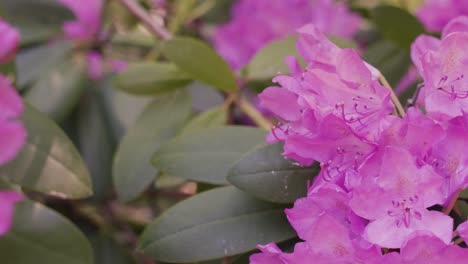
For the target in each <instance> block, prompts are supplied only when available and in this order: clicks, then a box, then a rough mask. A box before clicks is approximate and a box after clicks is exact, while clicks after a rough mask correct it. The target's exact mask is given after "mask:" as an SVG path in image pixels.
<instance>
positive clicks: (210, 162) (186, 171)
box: [153, 126, 265, 184]
mask: <svg viewBox="0 0 468 264" xmlns="http://www.w3.org/2000/svg"><path fill="white" fill-rule="evenodd" d="M264 141H265V132H264V131H263V130H261V129H258V128H250V127H242V126H225V127H215V128H208V129H203V130H196V131H194V132H192V133H186V134H183V135H181V136H179V137H176V138H174V139H173V140H171V141H169V142H167V143H166V144H164V145H163V146H162V147H161V149H159V151H157V152H156V154H155V155H154V157H153V164H154V165H155V167H156V168H159V169H161V170H162V171H164V172H166V173H168V174H170V175H174V176H180V177H183V178H186V179H190V180H194V181H199V182H205V183H211V184H227V183H228V182H227V180H226V177H227V174H228V171H229V169H230V168H231V165H232V164H233V163H234V162H236V161H237V160H238V159H240V158H241V157H242V155H244V154H245V153H246V152H248V151H249V150H251V149H252V148H254V147H255V146H256V145H259V144H261V143H263V142H264Z"/></svg>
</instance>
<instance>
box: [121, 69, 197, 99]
mask: <svg viewBox="0 0 468 264" xmlns="http://www.w3.org/2000/svg"><path fill="white" fill-rule="evenodd" d="M189 82H190V78H189V77H188V75H187V74H186V73H184V72H182V71H180V70H179V69H178V68H177V66H175V65H174V64H172V63H165V62H159V63H150V62H143V63H137V64H132V65H130V66H129V68H128V69H127V70H126V71H124V72H122V73H120V74H118V75H117V76H116V77H115V80H114V84H115V87H116V88H118V89H120V90H122V91H125V92H127V93H130V94H136V95H148V94H159V93H164V92H168V91H172V90H174V89H177V88H182V87H184V86H185V85H187V84H188V83H189Z"/></svg>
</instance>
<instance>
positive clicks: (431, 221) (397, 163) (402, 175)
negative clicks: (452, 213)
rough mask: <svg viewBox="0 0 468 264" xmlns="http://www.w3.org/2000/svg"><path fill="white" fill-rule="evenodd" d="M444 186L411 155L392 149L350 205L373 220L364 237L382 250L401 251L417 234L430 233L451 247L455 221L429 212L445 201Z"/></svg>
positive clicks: (356, 190)
mask: <svg viewBox="0 0 468 264" xmlns="http://www.w3.org/2000/svg"><path fill="white" fill-rule="evenodd" d="M371 168H373V167H371ZM367 175H371V173H367ZM442 184H443V178H442V177H441V176H439V175H438V174H436V173H435V172H434V170H433V169H432V168H431V167H429V166H427V165H426V166H423V167H421V168H418V167H417V166H416V164H415V162H414V158H413V156H412V155H411V153H410V152H408V151H407V150H405V149H402V148H396V147H390V146H389V147H386V150H385V153H384V155H383V157H382V163H381V167H380V171H378V172H376V176H375V177H368V178H366V179H364V180H363V183H362V184H361V185H360V186H359V187H356V188H355V189H354V190H353V197H352V198H351V200H350V203H349V205H350V207H351V209H352V210H353V211H354V212H355V213H356V214H357V215H359V216H361V217H363V218H365V219H368V220H369V221H370V223H369V224H368V225H367V227H366V229H365V232H364V235H363V237H364V238H365V239H366V240H368V241H369V242H371V243H374V244H377V245H379V246H381V247H386V248H400V247H401V246H402V244H403V242H404V241H406V239H408V237H409V236H410V235H411V234H412V233H414V232H416V231H427V232H431V233H432V234H434V235H435V236H437V237H438V238H440V239H441V240H442V241H444V242H445V243H447V244H448V243H449V242H450V240H451V238H452V224H453V220H452V218H450V217H449V216H447V215H444V214H443V213H441V212H438V211H429V210H427V208H428V207H431V206H433V205H435V204H440V203H441V202H442V201H443V200H444V195H443V192H442Z"/></svg>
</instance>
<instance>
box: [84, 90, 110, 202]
mask: <svg viewBox="0 0 468 264" xmlns="http://www.w3.org/2000/svg"><path fill="white" fill-rule="evenodd" d="M101 82H102V81H100V82H99V83H98V85H96V86H93V87H91V89H90V90H89V92H88V93H87V94H86V96H84V98H83V99H82V101H81V103H80V105H79V107H78V110H77V120H76V123H77V129H76V130H77V131H76V132H77V135H78V142H79V143H78V147H79V149H80V152H81V154H82V156H83V159H84V160H85V161H86V164H87V165H88V168H89V171H90V173H91V178H92V181H93V191H94V197H96V198H98V199H102V198H104V197H105V196H106V195H107V194H109V192H110V191H111V190H112V158H113V154H114V147H115V146H114V139H113V135H112V131H111V127H110V122H109V116H108V113H107V112H106V110H105V107H104V104H103V98H102V97H103V90H102V88H103V87H102V86H101V85H100V84H101Z"/></svg>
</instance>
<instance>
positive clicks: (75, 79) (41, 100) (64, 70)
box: [24, 61, 88, 122]
mask: <svg viewBox="0 0 468 264" xmlns="http://www.w3.org/2000/svg"><path fill="white" fill-rule="evenodd" d="M87 84H88V80H87V76H86V72H85V69H84V67H82V66H81V65H78V64H76V63H72V62H70V61H64V62H62V63H60V64H59V65H58V66H57V67H56V68H54V69H53V70H51V71H49V72H48V73H47V74H45V75H44V76H42V77H41V78H40V79H39V80H38V81H37V82H36V83H34V84H33V85H32V87H31V88H29V89H28V90H27V91H26V92H25V94H24V98H25V100H26V101H28V102H29V103H30V104H31V105H33V106H34V107H35V108H37V109H38V110H39V111H41V112H42V113H44V114H46V115H47V116H49V117H50V118H52V119H53V120H55V121H56V122H60V121H62V120H63V119H64V118H65V117H67V116H68V115H69V114H70V112H71V111H72V110H73V109H74V108H75V106H76V104H77V103H78V101H79V99H80V97H81V94H82V93H83V91H84V88H85V86H86V85H87Z"/></svg>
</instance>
